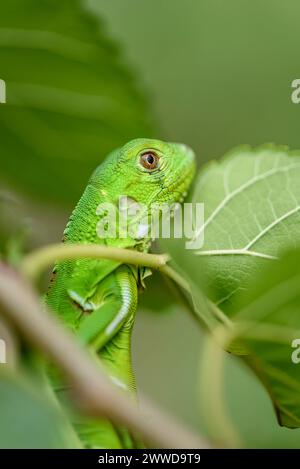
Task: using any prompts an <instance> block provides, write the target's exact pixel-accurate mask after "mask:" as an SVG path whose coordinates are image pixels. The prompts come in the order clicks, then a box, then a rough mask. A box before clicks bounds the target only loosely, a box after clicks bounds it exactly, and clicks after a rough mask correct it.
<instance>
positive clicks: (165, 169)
mask: <svg viewBox="0 0 300 469" xmlns="http://www.w3.org/2000/svg"><path fill="white" fill-rule="evenodd" d="M194 173H195V155H194V152H193V151H192V150H191V149H190V148H189V147H187V146H186V145H183V144H179V143H166V142H162V141H160V140H152V139H146V138H139V139H136V140H132V141H131V142H129V143H127V144H126V145H124V146H123V147H122V148H119V149H117V150H115V151H114V152H112V153H111V154H110V155H108V157H107V159H106V160H105V162H104V163H103V164H102V165H100V166H99V167H98V168H97V169H96V171H95V173H94V174H93V176H92V178H91V180H90V184H92V185H93V186H94V187H95V186H96V187H97V188H98V190H99V196H101V204H100V206H99V207H98V208H97V215H98V216H99V217H100V223H99V224H98V225H97V226H98V231H97V233H98V236H99V237H100V238H102V237H106V236H107V237H108V238H109V237H110V233H111V232H110V230H109V229H108V226H110V227H112V226H113V227H114V226H117V229H118V234H117V236H116V238H117V239H119V238H120V237H123V236H122V235H121V229H122V228H121V227H122V226H123V225H124V223H123V221H124V214H125V213H126V236H125V237H127V233H128V232H129V235H128V237H129V238H131V239H144V240H147V239H149V238H150V237H152V238H153V237H155V235H154V236H153V235H152V236H150V234H149V233H150V231H151V232H152V233H153V230H150V227H152V226H153V218H155V219H156V220H158V219H162V218H164V217H165V218H166V219H167V218H168V217H169V215H170V210H169V209H171V211H172V206H173V204H174V203H176V202H182V201H183V199H184V197H185V195H186V192H187V190H188V188H189V186H190V184H191V182H192V179H193V176H194ZM103 202H104V204H103ZM116 206H117V208H118V214H119V215H118V216H119V220H123V221H122V222H117V223H116V225H115V223H112V222H111V221H109V220H111V218H110V217H111V215H113V216H112V218H113V220H115V214H114V211H115V207H116ZM162 206H163V210H164V212H163V213H164V215H162ZM157 207H159V208H158V209H157ZM166 209H167V210H166ZM155 210H156V214H157V216H158V218H157V216H153V213H154V212H155ZM166 213H167V214H166ZM107 214H109V216H108V219H109V220H106V216H107ZM165 214H166V215H165ZM170 216H171V215H170ZM128 228H130V230H129V231H127V230H128ZM100 231H101V233H100ZM112 233H113V236H112V238H114V233H115V230H114V228H113V229H112ZM118 243H119V241H118Z"/></svg>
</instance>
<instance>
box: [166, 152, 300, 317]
mask: <svg viewBox="0 0 300 469" xmlns="http://www.w3.org/2000/svg"><path fill="white" fill-rule="evenodd" d="M299 180H300V153H299V152H298V153H290V152H288V150H287V149H286V148H285V147H276V146H273V145H264V146H261V147H258V148H256V149H251V148H250V147H241V148H237V149H235V150H233V151H232V152H231V153H229V154H228V155H226V156H225V157H224V158H223V159H221V160H220V161H219V162H211V163H209V164H208V165H206V166H204V168H203V169H202V170H201V172H200V174H199V176H198V179H197V181H196V184H195V191H194V194H193V198H192V199H193V202H194V203H204V214H205V220H204V224H202V226H200V227H199V229H198V231H197V233H198V236H200V235H201V234H202V233H203V232H204V244H203V246H202V247H201V249H199V250H187V249H184V246H183V245H182V243H181V245H180V246H178V243H170V249H171V252H172V254H173V258H174V260H175V261H176V262H177V264H178V265H180V266H181V269H183V271H185V272H186V273H187V274H188V276H189V277H190V279H191V280H192V282H193V284H195V285H196V287H197V288H199V287H201V289H204V290H205V291H206V292H208V294H209V296H210V298H211V299H212V300H213V301H214V302H215V303H216V304H217V305H218V307H219V308H220V309H222V310H223V311H224V312H225V313H226V314H227V315H228V316H231V317H233V316H234V314H235V313H236V308H235V302H234V300H235V297H236V295H237V294H239V293H240V292H241V291H243V290H245V289H247V286H248V282H249V279H251V278H252V277H255V276H256V275H258V273H259V271H260V270H261V269H262V268H263V267H264V266H265V265H266V264H270V263H272V262H273V260H274V259H275V258H276V257H278V256H279V255H280V254H281V253H283V252H284V251H285V250H286V249H289V248H292V247H295V246H297V244H299V243H300V184H299Z"/></svg>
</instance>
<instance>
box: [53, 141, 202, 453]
mask: <svg viewBox="0 0 300 469" xmlns="http://www.w3.org/2000/svg"><path fill="white" fill-rule="evenodd" d="M149 155H150V156H149ZM145 160H146V161H145ZM153 160H154V163H153ZM194 172H195V158H194V154H193V152H192V151H191V150H190V149H189V148H188V147H186V146H185V145H181V144H175V143H165V142H162V141H159V140H150V139H136V140H133V141H131V142H129V143H127V144H126V145H125V146H124V147H122V148H120V149H117V150H115V151H114V152H112V153H111V154H110V155H108V157H107V158H106V160H105V162H104V163H103V164H101V165H100V166H99V167H98V168H97V169H96V170H95V172H94V173H93V175H92V177H91V179H90V181H89V183H88V185H87V188H86V190H85V191H84V193H83V195H82V197H81V199H80V200H79V202H78V204H77V206H76V208H75V210H74V211H73V213H72V215H71V217H70V220H69V222H68V224H67V227H66V229H65V232H64V242H65V243H96V244H106V245H108V246H115V247H122V248H130V249H136V250H139V251H148V249H149V247H150V238H149V237H148V236H149V235H148V234H147V233H145V234H144V235H142V236H143V237H140V236H139V237H138V239H134V238H132V237H130V236H127V237H126V238H120V237H117V238H116V239H108V238H106V239H103V238H102V239H100V238H99V237H98V235H97V223H98V222H99V219H100V218H101V216H102V214H101V212H100V213H99V212H98V211H97V207H98V206H99V204H101V203H107V202H109V203H113V204H115V206H118V204H119V197H120V196H127V197H128V198H129V200H130V203H133V204H134V203H138V204H144V205H145V207H146V208H147V210H150V206H151V204H152V203H168V204H172V203H174V202H179V201H180V202H181V201H182V200H183V197H184V194H185V193H186V191H187V189H188V188H189V186H190V183H191V181H192V179H193V176H194ZM104 215H105V214H103V216H104ZM132 223H135V226H136V225H138V226H139V223H140V224H141V219H138V218H135V219H134V221H133V222H132ZM145 276H146V271H145V269H144V268H136V267H132V266H128V265H120V263H118V262H115V261H111V260H97V259H94V260H93V259H79V260H72V261H64V262H61V263H59V264H57V265H56V266H55V268H54V275H53V279H52V282H51V288H50V289H49V292H48V294H47V300H46V301H47V303H48V304H49V306H51V307H52V309H54V310H55V311H56V312H57V314H58V315H59V316H60V318H61V320H62V321H63V322H64V323H65V324H66V325H67V326H69V327H70V328H71V329H72V330H73V331H74V332H75V333H76V334H77V335H78V336H79V337H80V340H82V341H84V343H86V344H87V345H88V346H89V347H90V348H91V349H92V350H93V351H94V352H95V353H96V355H97V357H99V358H100V359H101V362H103V363H104V365H105V367H106V368H107V372H108V374H109V375H110V376H111V377H112V379H113V380H114V381H115V382H116V383H117V384H119V385H120V386H121V387H122V388H124V389H128V390H129V391H131V392H133V394H134V390H135V384H134V377H133V373H132V367H131V352H130V349H131V347H130V343H131V332H132V327H133V323H134V317H135V313H136V307H137V296H138V287H139V286H141V285H142V284H143V278H144V277H145ZM75 428H76V430H77V433H78V434H79V437H80V439H81V441H82V442H83V444H84V446H85V447H90V448H91V447H94V448H95V447H97V448H128V447H135V445H136V444H137V443H136V442H135V441H134V438H132V437H131V436H130V435H129V433H128V432H127V431H126V430H124V429H119V428H118V429H117V428H115V427H113V425H112V424H111V423H110V422H108V421H104V420H103V421H96V422H95V421H90V420H88V419H87V420H83V419H81V420H80V421H79V422H77V424H75Z"/></svg>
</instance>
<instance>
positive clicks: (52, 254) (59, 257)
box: [20, 243, 169, 280]
mask: <svg viewBox="0 0 300 469" xmlns="http://www.w3.org/2000/svg"><path fill="white" fill-rule="evenodd" d="M79 258H94V259H111V260H114V261H117V262H121V263H122V264H132V265H143V266H145V267H152V268H154V269H158V268H159V267H162V266H164V265H165V264H166V263H167V261H168V259H169V257H168V256H167V255H165V254H148V253H144V252H139V251H134V250H130V249H123V248H114V247H108V246H100V245H97V244H62V243H59V244H49V245H47V246H45V247H42V248H40V249H36V250H35V251H33V252H32V253H30V254H28V255H27V256H25V257H24V259H23V261H22V263H21V265H20V269H21V271H22V272H23V273H24V275H25V276H26V277H28V278H30V279H32V280H35V279H36V278H37V277H38V276H39V274H40V273H41V272H42V271H43V270H44V269H46V268H47V267H50V266H51V265H52V264H53V263H54V262H58V261H63V260H67V259H79Z"/></svg>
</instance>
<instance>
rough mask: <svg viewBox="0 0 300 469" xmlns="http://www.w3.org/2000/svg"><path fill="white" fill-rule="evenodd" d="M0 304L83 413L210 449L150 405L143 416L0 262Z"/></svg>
mask: <svg viewBox="0 0 300 469" xmlns="http://www.w3.org/2000/svg"><path fill="white" fill-rule="evenodd" d="M56 248H57V246H56ZM48 252H49V251H48ZM36 259H37V258H36ZM27 260H28V257H27ZM38 264H39V263H38V262H37V263H36V265H38ZM41 264H43V265H45V264H44V263H40V264H39V265H41ZM25 266H26V264H25ZM27 266H28V264H27ZM23 270H24V264H23ZM25 270H26V269H25ZM27 272H28V271H27ZM0 307H1V311H2V312H3V313H4V314H5V316H6V317H7V319H8V320H9V321H10V322H12V323H13V324H14V325H15V327H16V329H17V330H18V331H19V332H20V333H21V334H22V335H23V336H24V337H25V338H26V339H27V340H28V341H29V342H31V343H32V344H34V345H35V346H36V347H37V348H38V349H39V350H40V351H42V352H43V353H44V354H45V355H46V356H47V357H48V358H49V359H50V360H52V361H53V362H54V363H55V364H56V365H57V366H58V367H60V369H61V370H62V371H63V372H64V374H65V376H66V378H67V379H68V380H69V381H70V382H71V384H72V386H73V391H74V392H75V393H76V394H77V396H78V398H79V402H82V403H84V409H85V412H89V413H91V414H92V415H93V416H94V417H105V418H109V419H110V420H112V421H113V422H115V423H117V424H121V425H124V426H126V427H128V428H130V429H131V430H132V431H133V432H136V433H138V434H140V435H141V437H142V438H143V439H144V440H145V441H146V442H148V443H151V444H154V445H158V447H164V448H208V447H210V445H209V443H208V442H207V441H205V440H204V439H202V438H200V437H198V436H196V435H195V434H193V433H191V432H190V431H188V430H186V429H185V428H183V427H182V426H181V425H178V423H176V422H175V421H173V419H172V418H171V417H169V416H166V415H164V414H163V413H162V412H161V411H158V410H157V409H156V408H155V407H153V406H152V405H151V404H148V409H147V413H149V414H150V415H152V417H151V419H149V418H147V417H145V416H143V415H142V414H141V413H140V411H139V410H138V409H137V407H136V405H135V404H134V402H133V401H132V399H130V398H128V397H127V396H125V394H124V393H122V392H121V391H120V390H119V389H117V388H116V386H115V385H113V383H112V382H111V381H110V380H109V378H108V377H107V376H106V375H105V373H104V371H102V369H101V368H100V367H99V366H97V365H96V363H94V362H93V360H92V359H91V357H90V356H89V354H88V353H87V351H86V350H85V349H84V348H83V347H82V346H80V345H79V344H78V343H77V342H76V341H75V340H74V337H73V336H72V335H71V333H69V331H67V330H64V328H63V327H62V326H61V325H60V324H59V323H58V321H57V319H56V318H55V317H53V316H52V315H51V314H49V313H48V312H47V311H45V310H44V309H43V308H42V306H41V304H40V302H39V299H38V297H37V296H36V294H35V292H34V291H33V290H32V287H31V285H30V284H28V283H27V281H26V280H25V279H24V278H23V277H22V276H21V275H20V274H19V273H17V272H16V271H14V270H12V269H11V268H9V267H7V266H5V265H4V264H0Z"/></svg>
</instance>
